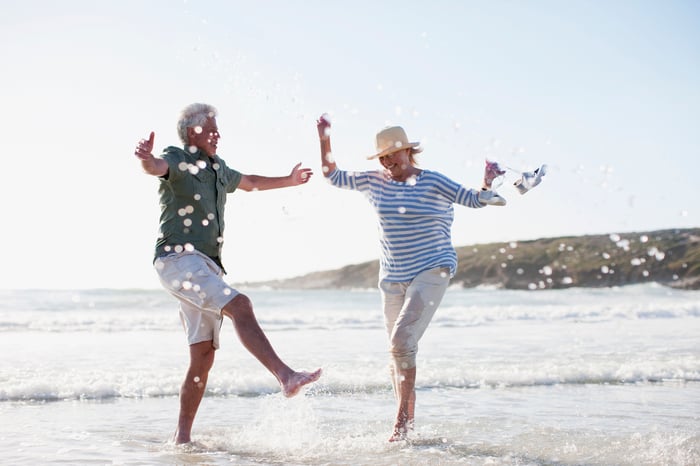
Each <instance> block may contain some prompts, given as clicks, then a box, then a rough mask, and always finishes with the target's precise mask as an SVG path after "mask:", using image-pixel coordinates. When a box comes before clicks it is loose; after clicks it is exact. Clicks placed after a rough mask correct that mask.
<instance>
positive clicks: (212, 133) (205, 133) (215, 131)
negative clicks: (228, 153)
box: [187, 118, 221, 157]
mask: <svg viewBox="0 0 700 466" xmlns="http://www.w3.org/2000/svg"><path fill="white" fill-rule="evenodd" d="M187 135H188V137H189V141H190V144H189V145H190V146H195V147H196V148H198V149H199V150H201V151H202V152H204V153H205V154H207V155H208V156H209V157H213V156H214V154H216V146H217V145H218V144H219V138H220V137H221V135H220V134H219V128H218V127H217V126H216V118H207V120H206V121H205V122H204V124H203V125H202V126H193V127H190V128H187Z"/></svg>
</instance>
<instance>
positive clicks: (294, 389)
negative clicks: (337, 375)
mask: <svg viewBox="0 0 700 466" xmlns="http://www.w3.org/2000/svg"><path fill="white" fill-rule="evenodd" d="M319 377H321V369H316V370H315V371H314V372H303V371H302V372H295V373H293V374H292V375H291V376H290V377H289V378H288V379H287V380H286V381H285V382H284V383H282V394H283V395H284V396H286V397H287V398H291V397H293V396H294V395H296V394H297V393H299V390H301V387H303V386H304V385H308V384H310V383H313V382H316V381H317V380H318V379H319Z"/></svg>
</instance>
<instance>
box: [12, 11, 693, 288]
mask: <svg viewBox="0 0 700 466" xmlns="http://www.w3.org/2000/svg"><path fill="white" fill-rule="evenodd" d="M0 5H2V15H1V16H0V61H1V62H2V64H3V65H2V68H3V71H2V73H0V102H2V104H3V105H2V109H3V111H2V112H1V113H0V123H1V125H2V134H3V145H4V158H3V164H4V166H5V169H4V173H5V176H4V177H3V180H2V182H1V183H0V195H1V196H2V199H3V200H4V203H3V209H2V212H3V215H2V223H0V241H1V242H2V245H3V246H4V251H3V260H2V262H3V267H2V270H3V271H2V276H1V279H0V280H1V282H0V288H19V289H28V288H63V289H84V288H158V287H159V283H158V280H157V277H156V274H155V272H154V270H153V268H152V263H151V261H152V254H153V246H154V243H155V239H156V234H157V227H158V215H159V207H158V195H157V189H158V181H157V180H156V179H155V178H153V177H150V176H148V175H146V174H144V173H143V172H142V171H141V168H140V165H139V163H138V161H137V160H136V159H135V157H134V156H133V151H134V147H135V145H136V143H137V141H138V140H139V139H141V138H142V137H147V136H148V134H149V132H150V131H154V132H155V146H156V148H158V152H159V151H160V150H161V149H162V148H164V147H166V146H169V145H180V142H179V139H178V137H177V133H176V130H175V125H176V121H177V118H178V114H179V112H180V110H181V109H182V108H183V107H185V106H186V105H187V104H190V103H192V102H207V103H210V104H212V105H214V106H215V107H216V108H217V109H218V111H219V116H218V118H217V121H218V125H219V129H220V132H221V136H222V138H221V140H220V142H219V155H220V156H221V157H222V158H224V159H225V160H226V162H227V163H228V165H229V166H231V167H233V168H235V169H237V170H239V171H241V172H243V173H247V174H258V175H268V176H281V175H287V174H288V173H289V172H290V171H291V169H292V167H293V166H294V165H295V164H296V163H298V162H302V164H303V165H304V166H307V167H310V168H312V169H313V170H314V176H313V177H312V179H311V181H310V182H309V183H308V184H306V185H304V186H299V187H294V188H287V189H281V190H274V191H265V192H250V193H247V192H242V191H241V192H236V193H233V194H231V195H229V197H228V203H227V207H226V209H227V210H226V226H227V230H226V232H225V245H224V252H223V261H224V264H225V265H226V268H227V270H228V276H227V279H228V280H229V281H231V282H237V283H240V282H245V281H259V280H267V279H275V278H286V277H292V276H298V275H302V274H305V273H308V272H312V271H317V270H327V269H335V268H338V267H342V266H344V265H347V264H354V263H360V262H364V261H369V260H374V259H376V258H377V257H378V243H377V229H376V219H375V216H374V213H373V211H372V208H371V207H370V205H369V203H367V201H366V200H365V199H364V198H363V197H362V195H361V194H359V193H356V192H350V191H344V190H339V189H336V188H333V187H331V186H330V185H328V184H327V183H326V182H325V180H324V178H323V176H322V173H321V169H320V155H319V154H320V151H319V144H318V136H317V132H316V126H315V120H316V119H317V118H318V116H319V115H321V114H322V113H328V114H329V115H330V116H331V119H332V122H333V132H332V144H333V155H334V157H335V160H336V162H337V163H338V166H339V167H340V168H342V169H347V170H368V169H375V168H378V162H377V161H376V160H374V161H368V160H366V157H367V156H368V155H370V154H372V153H373V152H374V137H375V134H376V133H377V131H379V130H380V129H382V128H383V127H385V126H387V125H401V126H403V127H404V129H405V130H406V132H407V134H408V137H409V139H410V140H412V141H419V142H421V144H422V146H423V149H424V150H423V153H422V154H420V156H419V157H418V162H419V164H420V167H421V168H425V169H430V170H436V171H439V172H442V173H444V174H445V175H447V176H448V177H450V178H452V179H453V180H455V181H458V182H460V183H462V184H463V185H465V186H468V187H479V186H480V183H481V178H482V175H483V166H484V161H485V160H486V159H490V160H495V161H497V162H499V163H500V164H501V165H503V166H507V167H509V168H510V170H509V171H508V173H507V174H506V176H505V180H503V184H502V185H501V186H500V187H499V188H498V192H499V193H500V194H501V195H502V196H503V197H505V198H506V199H507V201H508V204H507V205H506V206H505V207H487V208H484V209H469V208H464V207H461V206H456V207H455V221H454V225H453V230H452V233H453V238H452V239H453V243H454V245H455V246H465V245H473V244H480V243H489V242H496V241H508V242H512V241H514V242H517V241H525V240H531V239H538V238H550V237H559V236H579V235H587V234H612V233H616V234H623V233H634V232H641V231H649V230H656V229H668V228H688V227H698V226H700V207H698V205H699V204H698V199H700V188H698V181H697V179H698V174H699V173H700V131H699V130H698V129H699V128H700V53H699V51H700V28H698V27H697V25H698V24H699V23H700V3H698V2H695V1H680V0H670V1H665V2H658V1H645V0H637V1H627V0H618V1H615V2H609V1H605V0H585V1H583V0H572V1H567V2H561V1H556V0H552V1H548V0H532V1H509V0H489V1H487V0H483V1H477V0H474V1H457V0H454V1H445V0H432V1H430V2H418V1H410V0H409V1H407V0H403V1H393V0H389V1H382V2H377V1H365V0H354V1H352V2H350V1H345V2H340V1H325V2H321V1H317V0H305V1H303V2H302V1H288V0H287V1H282V0H269V1H265V2H258V1H236V0H232V1H216V0H201V1H200V0H186V1H184V0H138V1H134V0H119V1H112V2H110V1H102V2H94V1H80V0H68V1H63V2H54V1H39V0H26V1H22V2H17V1H7V0H0ZM542 164H546V165H547V168H548V171H547V175H546V176H545V177H544V179H543V182H542V184H541V185H539V186H538V187H536V188H535V189H533V190H532V191H530V192H528V193H526V194H525V195H521V194H519V193H518V192H517V191H516V190H515V189H514V188H513V187H512V183H513V182H514V181H515V180H516V179H517V178H518V176H519V175H518V171H530V170H533V169H535V168H537V167H539V166H541V165H542Z"/></svg>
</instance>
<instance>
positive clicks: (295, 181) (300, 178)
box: [289, 162, 314, 186]
mask: <svg viewBox="0 0 700 466" xmlns="http://www.w3.org/2000/svg"><path fill="white" fill-rule="evenodd" d="M300 166H301V162H299V163H298V164H296V165H295V166H294V168H292V173H290V174H289V177H290V179H291V180H292V186H297V185H300V184H304V183H306V182H308V181H309V179H310V178H311V175H313V174H314V173H313V172H312V171H311V169H310V168H299V167H300Z"/></svg>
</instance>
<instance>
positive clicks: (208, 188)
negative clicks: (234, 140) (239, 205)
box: [155, 146, 243, 263]
mask: <svg viewBox="0 0 700 466" xmlns="http://www.w3.org/2000/svg"><path fill="white" fill-rule="evenodd" d="M161 157H162V158H163V160H165V161H166V162H168V174H167V175H166V176H164V177H161V178H160V187H159V189H158V193H159V194H160V232H159V235H158V240H157V242H156V252H155V255H156V257H159V256H162V255H165V254H169V253H171V252H179V251H182V250H184V249H189V248H194V249H196V250H198V251H199V252H201V253H203V254H206V255H207V256H209V257H212V258H215V260H216V261H217V262H219V263H220V257H221V248H222V246H223V233H224V206H225V205H226V195H227V194H228V193H232V192H234V191H235V190H236V188H237V187H238V185H239V183H240V182H241V177H242V176H243V175H242V174H241V173H240V172H238V171H236V170H233V169H232V168H229V167H228V166H226V163H225V162H224V161H223V160H222V159H221V158H219V156H218V155H215V156H213V157H208V156H207V155H206V154H204V153H203V152H201V151H197V152H194V153H190V152H189V151H187V150H184V149H181V148H179V147H173V146H170V147H168V148H166V149H165V151H164V152H163V154H162V155H161Z"/></svg>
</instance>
